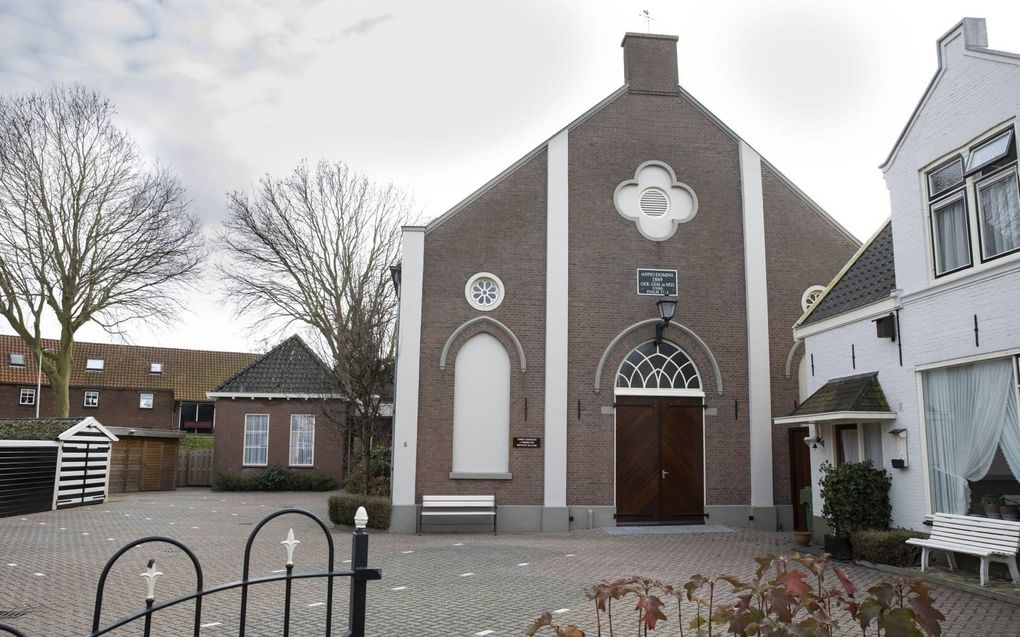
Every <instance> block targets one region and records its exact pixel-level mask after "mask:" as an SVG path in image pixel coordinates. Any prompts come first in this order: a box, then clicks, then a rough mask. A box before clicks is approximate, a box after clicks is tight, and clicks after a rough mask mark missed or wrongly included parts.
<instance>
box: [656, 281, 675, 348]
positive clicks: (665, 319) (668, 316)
mask: <svg viewBox="0 0 1020 637" xmlns="http://www.w3.org/2000/svg"><path fill="white" fill-rule="evenodd" d="M655 305H656V307H658V308H659V318H660V319H662V322H661V323H659V324H658V325H656V326H655V347H658V346H659V345H662V333H663V331H665V329H666V328H667V327H669V322H670V321H672V320H673V315H674V314H675V313H676V297H675V296H670V295H669V294H663V295H662V298H660V299H659V300H658V301H656V302H655Z"/></svg>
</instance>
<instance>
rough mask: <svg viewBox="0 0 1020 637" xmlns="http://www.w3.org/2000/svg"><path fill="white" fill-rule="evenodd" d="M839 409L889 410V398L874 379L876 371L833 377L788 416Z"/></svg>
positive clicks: (823, 412)
mask: <svg viewBox="0 0 1020 637" xmlns="http://www.w3.org/2000/svg"><path fill="white" fill-rule="evenodd" d="M840 411H872V412H883V413H887V412H889V401H887V400H886V399H885V392H883V391H882V385H881V384H879V382H878V372H871V373H869V374H859V375H857V376H847V377H845V378H834V379H832V380H830V381H829V382H827V383H825V384H824V385H822V386H821V387H820V388H818V391H816V392H815V393H813V394H811V396H809V397H808V399H807V400H805V401H804V402H803V403H802V404H801V405H800V406H799V407H797V408H796V409H794V410H793V413H791V414H790V415H791V416H812V415H816V414H829V413H833V412H840Z"/></svg>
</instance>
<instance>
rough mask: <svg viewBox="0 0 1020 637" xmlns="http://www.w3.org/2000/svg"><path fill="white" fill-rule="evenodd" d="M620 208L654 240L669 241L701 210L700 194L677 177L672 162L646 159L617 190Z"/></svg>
mask: <svg viewBox="0 0 1020 637" xmlns="http://www.w3.org/2000/svg"><path fill="white" fill-rule="evenodd" d="M613 203H614V204H615V205H616V211H617V212H619V213H620V215H621V216H622V217H623V218H624V219H629V220H631V221H633V222H634V224H635V225H636V226H637V229H638V232H640V233H641V236H643V237H644V238H646V239H651V240H652V241H665V240H666V239H669V238H670V237H672V236H673V234H674V233H675V232H676V229H677V226H678V225H680V224H681V223H687V222H688V221H690V220H691V219H693V218H694V215H696V214H697V213H698V196H697V195H695V194H694V191H693V190H691V188H690V186H688V185H686V184H682V183H680V182H679V181H677V180H676V174H675V173H674V172H673V169H672V168H670V167H669V165H667V164H665V163H663V162H661V161H646V162H645V163H643V164H641V165H640V166H638V169H637V170H636V171H635V172H634V179H628V180H627V181H625V182H623V183H621V184H620V185H619V186H617V187H616V192H614V193H613Z"/></svg>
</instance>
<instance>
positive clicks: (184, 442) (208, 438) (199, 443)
mask: <svg viewBox="0 0 1020 637" xmlns="http://www.w3.org/2000/svg"><path fill="white" fill-rule="evenodd" d="M213 442H215V438H213V436H212V435H211V434H187V435H185V436H184V437H183V438H181V449H182V450H185V451H194V450H196V449H212V448H213Z"/></svg>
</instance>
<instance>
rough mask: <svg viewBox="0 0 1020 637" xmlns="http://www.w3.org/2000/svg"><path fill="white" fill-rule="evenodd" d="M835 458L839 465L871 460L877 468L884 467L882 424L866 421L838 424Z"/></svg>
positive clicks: (836, 428)
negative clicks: (862, 422)
mask: <svg viewBox="0 0 1020 637" xmlns="http://www.w3.org/2000/svg"><path fill="white" fill-rule="evenodd" d="M833 434H834V437H835V439H836V445H835V460H836V464H837V465H841V464H844V463H849V462H864V461H865V460H870V461H871V464H872V465H873V466H875V468H877V469H881V468H882V425H881V424H880V423H864V424H854V425H836V426H835V427H834V428H833Z"/></svg>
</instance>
